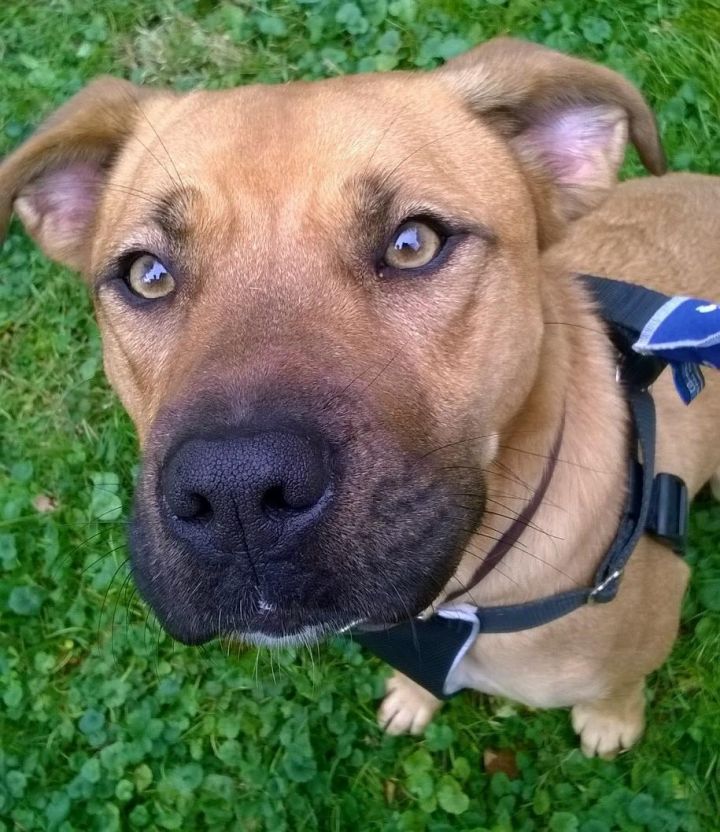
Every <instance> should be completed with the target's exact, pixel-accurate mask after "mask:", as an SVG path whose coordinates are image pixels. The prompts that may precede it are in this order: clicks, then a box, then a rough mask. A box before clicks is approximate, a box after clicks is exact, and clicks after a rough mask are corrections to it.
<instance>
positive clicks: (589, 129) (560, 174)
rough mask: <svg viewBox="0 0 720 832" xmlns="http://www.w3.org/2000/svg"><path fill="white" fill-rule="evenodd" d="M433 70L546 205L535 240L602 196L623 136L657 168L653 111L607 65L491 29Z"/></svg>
mask: <svg viewBox="0 0 720 832" xmlns="http://www.w3.org/2000/svg"><path fill="white" fill-rule="evenodd" d="M437 72H438V73H440V74H442V75H443V76H444V77H445V79H446V80H447V81H448V82H449V83H450V84H451V85H452V86H453V88H454V89H455V90H457V91H458V92H459V93H460V94H461V95H462V97H463V98H464V99H465V101H466V102H467V105H468V107H469V108H470V109H471V110H472V111H473V112H474V113H475V114H476V115H478V116H479V117H480V118H482V119H483V120H485V121H486V122H488V123H489V124H491V125H492V126H493V127H494V128H495V129H496V130H497V131H498V132H499V133H500V134H501V135H502V136H504V137H505V138H506V139H507V141H508V142H509V144H510V146H511V148H512V149H513V151H514V153H515V155H516V157H517V158H518V160H519V162H520V164H521V165H522V167H523V168H524V169H525V171H526V173H527V175H528V177H529V181H530V184H531V187H532V189H533V192H534V196H535V198H536V200H537V199H541V200H542V201H543V202H544V203H545V205H546V211H547V207H548V203H549V208H550V213H551V216H550V223H549V224H548V223H547V222H546V223H545V227H544V228H543V229H542V233H543V236H544V237H545V239H544V240H542V242H543V243H547V242H549V240H550V239H552V238H554V237H556V236H557V235H558V233H559V231H560V227H561V226H562V225H563V224H564V223H566V222H568V221H569V220H573V219H576V218H577V217H579V216H581V215H582V214H584V213H586V212H587V211H589V210H591V209H592V208H595V207H596V206H597V205H599V204H600V202H602V200H603V199H604V198H605V196H606V195H607V193H608V191H609V189H610V188H611V187H612V186H613V185H614V184H615V182H616V178H617V172H618V169H619V167H620V165H621V164H622V161H623V158H624V156H625V147H626V144H627V140H628V136H629V138H630V140H631V141H632V143H633V144H634V145H635V147H636V148H637V150H638V153H639V154H640V158H641V159H642V161H643V164H644V165H645V167H646V168H648V170H650V171H651V172H652V173H654V174H657V175H659V174H662V173H664V172H665V169H666V166H665V156H664V153H663V150H662V146H661V144H660V139H659V136H658V131H657V126H656V123H655V118H654V116H653V114H652V112H651V111H650V109H649V107H648V105H647V104H646V103H645V100H644V99H643V97H642V95H641V94H640V92H639V91H638V90H637V89H636V88H635V87H634V86H633V85H632V84H631V83H630V82H629V81H626V80H625V79H624V78H623V77H622V76H621V75H618V74H617V73H616V72H613V71H612V70H609V69H606V68H605V67H602V66H598V65H596V64H593V63H590V62H588V61H583V60H580V59H578V58H571V57H568V56H567V55H562V54H560V53H559V52H554V51H553V50H551V49H546V48H545V47H542V46H537V45H536V44H533V43H527V42H525V41H521V40H514V39H512V38H496V39H495V40H491V41H488V42H487V43H485V44H483V45H481V46H479V47H477V48H476V49H473V50H471V51H470V52H467V53H466V54H464V55H460V56H459V57H458V58H454V59H453V60H451V61H449V62H448V63H447V64H445V65H444V66H442V67H441V68H440V69H439V70H437ZM544 219H547V218H546V217H544Z"/></svg>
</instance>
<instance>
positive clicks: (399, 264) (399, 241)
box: [383, 220, 443, 269]
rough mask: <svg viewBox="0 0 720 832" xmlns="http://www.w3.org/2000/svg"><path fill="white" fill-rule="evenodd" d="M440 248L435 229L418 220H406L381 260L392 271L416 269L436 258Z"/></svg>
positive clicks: (439, 237)
mask: <svg viewBox="0 0 720 832" xmlns="http://www.w3.org/2000/svg"><path fill="white" fill-rule="evenodd" d="M442 246H443V239H442V237H441V236H440V235H439V234H438V233H437V231H435V229H433V228H431V227H430V226H429V225H427V223H424V222H420V220H408V221H407V222H404V223H403V224H402V225H401V226H400V227H399V228H398V230H397V231H396V232H395V234H394V236H393V239H392V241H391V243H390V245H389V246H388V247H387V248H386V249H385V255H384V257H383V260H384V262H385V264H386V265H388V266H390V267H391V268H393V269H418V268H420V267H421V266H427V264H428V263H430V262H431V261H432V260H433V259H434V258H435V257H437V255H438V254H439V252H440V249H441V248H442Z"/></svg>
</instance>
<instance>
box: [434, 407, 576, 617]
mask: <svg viewBox="0 0 720 832" xmlns="http://www.w3.org/2000/svg"><path fill="white" fill-rule="evenodd" d="M564 432H565V410H563V415H562V419H561V420H560V427H559V429H558V432H557V436H556V437H555V442H554V444H553V447H552V450H551V451H550V458H549V459H548V461H547V464H546V465H545V468H544V470H543V473H542V477H541V478H540V483H539V484H538V487H537V489H536V491H535V493H534V494H533V497H532V499H531V500H530V502H529V503H528V504H527V505H526V506H525V508H524V509H523V510H522V512H521V513H520V514H519V515H518V516H517V517H516V518H515V520H513V522H512V525H511V526H510V528H509V529H508V530H507V531H506V532H505V534H504V535H503V536H502V537H501V538H500V540H498V542H497V543H496V544H495V545H494V546H493V547H492V549H491V550H490V551H489V552H488V553H487V555H486V556H485V557H484V558H483V562H482V563H481V564H480V566H478V568H477V569H476V570H475V573H474V574H473V576H472V579H471V581H470V585H469V586H464V587H462V588H461V589H457V590H455V592H451V593H450V594H449V595H448V596H447V597H446V598H444V599H443V604H447V603H449V602H450V601H454V600H455V599H456V598H459V597H460V596H461V595H465V594H466V593H467V592H469V591H470V590H471V589H472V588H473V587H475V586H477V585H478V584H479V583H480V581H482V579H483V578H485V577H487V575H488V574H489V573H490V572H492V570H493V569H494V568H495V567H496V566H497V565H498V564H499V563H500V561H501V560H502V559H503V558H504V557H505V555H507V553H508V552H509V551H510V550H511V549H512V547H513V546H514V545H515V544H516V543H517V542H518V539H519V538H520V535H521V534H522V533H523V532H524V531H525V529H526V528H527V527H528V525H529V523H530V520H532V518H533V516H534V515H535V512H536V511H537V510H538V508H539V507H540V503H542V501H543V498H544V497H545V494H546V492H547V490H548V486H549V485H550V480H552V476H553V473H554V472H555V466H556V465H557V461H558V454H559V453H560V446H561V445H562V438H563V433H564Z"/></svg>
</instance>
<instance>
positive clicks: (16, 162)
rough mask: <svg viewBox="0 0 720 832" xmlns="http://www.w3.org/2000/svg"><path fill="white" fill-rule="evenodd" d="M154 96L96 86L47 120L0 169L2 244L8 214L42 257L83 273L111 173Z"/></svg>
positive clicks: (121, 86)
mask: <svg viewBox="0 0 720 832" xmlns="http://www.w3.org/2000/svg"><path fill="white" fill-rule="evenodd" d="M160 94H161V93H157V92H155V91H152V90H147V89H143V88H141V87H136V86H135V85H134V84H131V83H130V82H129V81H123V80H121V79H119V78H99V79H98V80H96V81H93V82H92V83H91V84H90V85H89V86H87V87H86V88H85V89H84V90H82V91H81V92H79V93H78V94H77V95H75V96H74V97H73V98H71V99H70V101H68V102H67V103H66V104H64V105H63V106H62V107H60V109H59V110H57V111H56V112H55V113H54V114H53V115H52V116H50V118H48V119H47V121H45V123H44V124H42V125H41V126H40V128H39V129H38V130H37V131H36V132H35V133H34V134H33V135H32V136H31V137H30V138H29V139H28V140H27V141H26V142H25V144H23V145H22V146H21V147H19V148H18V149H17V150H16V151H15V152H14V153H12V154H11V155H9V156H8V157H7V158H6V159H5V160H3V161H2V163H0V241H1V240H2V239H3V237H4V236H5V233H6V231H7V226H8V223H9V222H10V217H11V215H12V213H13V210H14V211H15V212H16V213H17V215H18V216H19V217H20V219H21V220H22V222H23V223H24V225H25V228H26V229H27V231H28V233H29V234H30V235H31V236H32V237H33V238H34V239H35V241H36V242H37V243H38V245H39V246H40V248H41V249H42V250H43V251H44V252H45V253H46V254H47V255H48V257H50V258H52V259H53V260H57V261H59V262H61V263H64V264H65V265H67V266H70V267H71V268H73V269H77V270H80V269H82V267H83V265H84V263H85V258H86V257H87V253H88V249H89V241H90V239H91V235H92V230H93V226H94V222H95V214H96V209H97V207H98V204H99V200H100V197H101V194H102V189H103V186H104V184H105V181H106V178H107V175H108V172H109V168H110V166H111V165H112V162H113V160H114V158H115V157H116V156H117V154H118V152H119V151H120V149H121V148H122V146H123V144H124V143H125V142H126V141H127V139H128V137H129V136H130V134H131V133H132V131H133V128H134V124H135V123H136V121H137V119H138V117H142V112H143V111H142V109H141V102H142V101H144V100H145V99H147V98H148V97H150V96H155V95H160ZM164 94H165V95H170V93H164Z"/></svg>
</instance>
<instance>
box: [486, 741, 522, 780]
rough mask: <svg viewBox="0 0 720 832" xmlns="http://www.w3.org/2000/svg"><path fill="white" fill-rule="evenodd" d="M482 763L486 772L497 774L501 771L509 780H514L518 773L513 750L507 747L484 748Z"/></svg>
mask: <svg viewBox="0 0 720 832" xmlns="http://www.w3.org/2000/svg"><path fill="white" fill-rule="evenodd" d="M483 765H484V766H485V771H487V773H488V774H497V773H498V772H501V771H502V772H503V773H504V774H507V776H508V777H509V778H510V779H511V780H514V779H515V778H517V777H518V776H519V774H520V771H519V770H518V765H517V760H516V759H515V752H514V751H511V750H510V749H509V748H500V749H496V748H486V749H485V751H483Z"/></svg>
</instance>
